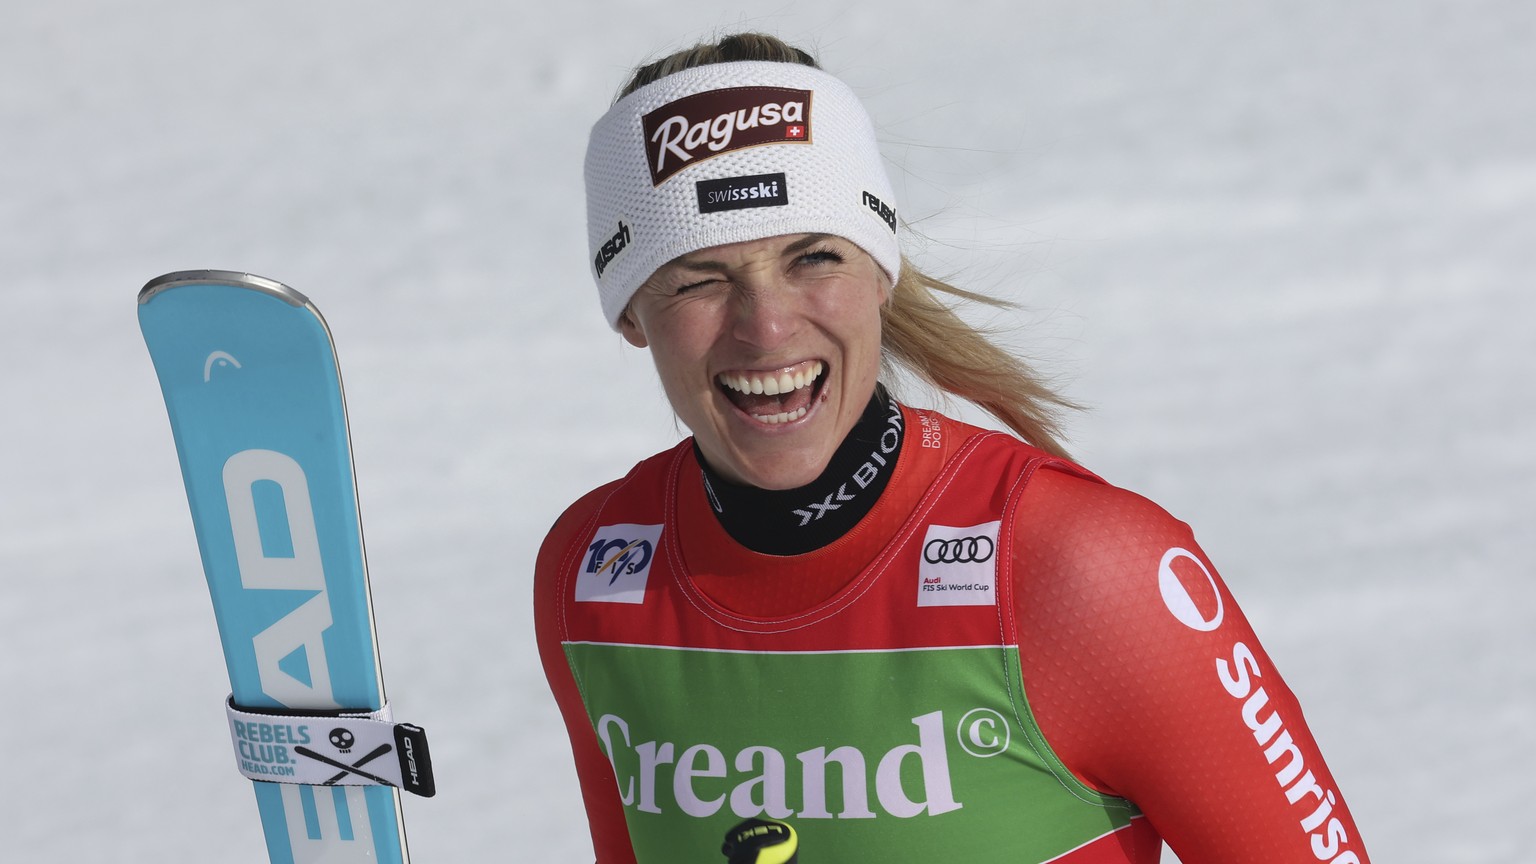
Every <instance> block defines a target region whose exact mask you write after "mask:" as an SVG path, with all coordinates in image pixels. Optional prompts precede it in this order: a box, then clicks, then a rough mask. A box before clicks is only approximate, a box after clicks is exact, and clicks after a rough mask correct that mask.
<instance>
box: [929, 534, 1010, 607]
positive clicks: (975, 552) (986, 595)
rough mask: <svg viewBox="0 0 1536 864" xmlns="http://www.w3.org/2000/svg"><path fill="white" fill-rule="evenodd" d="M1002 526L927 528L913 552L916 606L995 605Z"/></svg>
mask: <svg viewBox="0 0 1536 864" xmlns="http://www.w3.org/2000/svg"><path fill="white" fill-rule="evenodd" d="M1001 524H1002V523H1001V522H983V523H982V524H980V525H929V526H928V531H927V533H925V534H924V535H923V545H922V546H920V547H919V548H918V549H917V550H916V551H917V552H918V553H919V555H920V558H919V560H918V563H917V575H918V579H917V605H919V606H993V605H996V603H997V590H996V589H997V562H998V560H999V558H1001V557H1002V556H1000V555H998V554H997V532H998V527H999V526H1000V525H1001Z"/></svg>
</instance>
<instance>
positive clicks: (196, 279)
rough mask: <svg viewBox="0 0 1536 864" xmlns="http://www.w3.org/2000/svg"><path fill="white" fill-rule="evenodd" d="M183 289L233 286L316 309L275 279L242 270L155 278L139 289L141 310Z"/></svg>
mask: <svg viewBox="0 0 1536 864" xmlns="http://www.w3.org/2000/svg"><path fill="white" fill-rule="evenodd" d="M182 285H232V286H234V287H237V288H250V289H252V290H255V291H260V292H262V293H263V294H270V295H271V296H273V297H276V298H278V299H279V300H282V301H283V302H284V303H287V304H288V305H290V306H309V307H311V308H313V306H314V304H313V303H311V302H310V301H309V298H308V297H305V296H304V295H303V294H301V293H299V292H298V291H296V290H294V289H293V288H290V287H289V286H287V285H284V284H283V283H281V282H279V281H277V280H276V279H268V278H266V277H265V276H257V275H256V274H255V273H246V272H244V271H241V270H177V271H175V272H172V273H166V274H165V275H163V276H156V277H155V278H153V279H151V280H149V281H148V282H146V283H144V287H143V288H141V289H139V305H140V306H142V305H144V304H145V303H148V302H149V301H151V300H153V299H155V297H157V296H158V295H160V294H161V293H163V292H165V291H168V290H170V289H172V288H177V287H180V286H182Z"/></svg>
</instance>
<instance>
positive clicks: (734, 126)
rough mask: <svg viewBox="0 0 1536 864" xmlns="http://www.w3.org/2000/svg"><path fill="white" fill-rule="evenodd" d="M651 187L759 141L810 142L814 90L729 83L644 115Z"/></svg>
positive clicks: (762, 142) (642, 120)
mask: <svg viewBox="0 0 1536 864" xmlns="http://www.w3.org/2000/svg"><path fill="white" fill-rule="evenodd" d="M640 122H641V126H642V128H643V129H644V130H645V154H646V157H647V159H648V162H649V164H650V168H651V185H653V186H660V185H661V184H662V183H664V182H666V180H667V178H668V177H671V176H672V175H673V174H676V173H677V172H679V171H681V170H683V169H684V168H686V167H688V166H689V165H691V164H693V163H695V162H697V161H700V160H703V159H708V158H710V157H711V156H719V155H721V154H723V153H729V152H731V151H733V150H741V149H743V148H745V147H756V146H758V145H760V144H809V143H810V142H811V91H809V90H794V89H791V88H788V87H730V88H727V89H724V90H710V91H707V92H704V93H695V94H693V95H692V96H684V97H683V98H681V99H678V100H676V101H673V102H668V103H667V104H665V105H663V106H661V107H660V108H657V109H656V110H655V111H652V112H650V113H649V114H646V115H645V116H644V117H642V118H640Z"/></svg>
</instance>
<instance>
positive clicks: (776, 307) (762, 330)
mask: <svg viewBox="0 0 1536 864" xmlns="http://www.w3.org/2000/svg"><path fill="white" fill-rule="evenodd" d="M734 303H735V308H734V310H733V335H734V336H735V337H736V338H737V339H738V340H740V341H742V342H744V343H746V344H748V345H752V346H753V347H755V348H757V349H759V350H761V351H773V350H776V349H778V348H780V347H782V346H783V345H785V344H786V343H787V342H788V341H789V340H790V339H791V338H792V337H793V336H794V335H795V332H796V329H797V327H798V324H799V321H800V314H799V308H798V304H797V301H796V298H795V296H794V292H793V291H791V290H789V289H788V288H787V287H786V286H784V285H780V284H759V285H748V286H745V287H744V288H743V289H741V290H738V292H737V296H736V298H735V300H734Z"/></svg>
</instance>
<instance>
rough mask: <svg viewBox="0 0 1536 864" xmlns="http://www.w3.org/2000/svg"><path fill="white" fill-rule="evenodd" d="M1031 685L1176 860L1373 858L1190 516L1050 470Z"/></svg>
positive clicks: (1032, 499)
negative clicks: (1189, 521)
mask: <svg viewBox="0 0 1536 864" xmlns="http://www.w3.org/2000/svg"><path fill="white" fill-rule="evenodd" d="M1015 524H1016V532H1017V533H1016V535H1015V542H1014V544H1013V546H1014V550H1015V553H1014V577H1013V578H1014V580H1015V584H1016V585H1017V586H1018V590H1017V592H1016V594H1015V604H1014V605H1015V612H1016V614H1017V616H1018V625H1019V626H1018V633H1019V640H1020V654H1021V663H1022V671H1023V677H1024V688H1025V693H1026V696H1027V698H1028V701H1029V704H1030V708H1031V710H1032V711H1033V712H1034V715H1035V717H1036V720H1037V722H1038V723H1039V725H1040V728H1041V731H1042V733H1043V734H1044V735H1045V737H1046V740H1047V741H1049V742H1050V744H1051V747H1052V749H1053V750H1055V752H1056V754H1057V756H1058V757H1059V758H1060V759H1061V761H1062V762H1063V764H1065V765H1066V766H1067V767H1068V768H1069V769H1070V770H1071V771H1072V772H1073V773H1074V774H1076V775H1077V776H1078V778H1079V779H1080V780H1082V781H1084V782H1086V783H1087V784H1088V785H1089V786H1091V787H1093V788H1096V789H1098V790H1100V791H1103V792H1107V793H1110V794H1114V795H1118V796H1121V797H1124V798H1127V799H1129V800H1131V801H1133V802H1134V803H1135V804H1136V805H1137V806H1138V807H1140V808H1141V810H1142V812H1143V813H1145V814H1146V815H1147V818H1148V819H1149V820H1150V821H1151V823H1152V825H1153V826H1154V827H1155V828H1156V829H1157V830H1158V832H1159V833H1160V834H1161V835H1162V837H1163V839H1164V840H1165V841H1166V842H1167V843H1168V845H1169V846H1170V847H1171V848H1172V849H1173V850H1174V852H1175V853H1177V854H1178V856H1179V859H1180V860H1181V861H1183V862H1184V864H1210V862H1236V861H1242V862H1257V864H1265V862H1300V861H1328V862H1334V864H1365V862H1367V861H1368V859H1367V857H1366V852H1365V848H1364V846H1363V844H1362V843H1361V841H1360V839H1359V833H1358V831H1357V830H1356V828H1355V824H1354V820H1353V819H1352V818H1351V817H1350V814H1349V809H1348V808H1347V807H1346V806H1345V804H1344V798H1343V796H1342V794H1341V793H1340V792H1339V788H1338V785H1337V784H1336V783H1335V781H1334V778H1333V776H1332V774H1331V773H1330V772H1329V770H1328V766H1327V765H1326V764H1325V763H1324V762H1323V757H1322V754H1321V753H1320V752H1319V751H1318V747H1317V743H1316V742H1315V741H1314V740H1313V738H1312V733H1311V732H1310V731H1309V730H1308V728H1307V723H1306V719H1305V718H1304V717H1303V716H1302V712H1301V708H1300V706H1299V705H1298V704H1297V701H1296V698H1295V697H1294V696H1293V695H1292V694H1291V691H1290V689H1289V688H1287V687H1286V685H1285V682H1284V681H1282V680H1281V678H1280V674H1279V673H1278V672H1277V671H1276V669H1275V666H1274V664H1273V663H1272V662H1270V659H1269V657H1268V656H1267V655H1266V654H1265V652H1264V649H1263V648H1262V647H1261V646H1260V645H1259V642H1258V640H1257V639H1256V638H1254V633H1253V629H1252V628H1251V627H1250V626H1249V624H1248V621H1247V620H1246V619H1245V618H1244V617H1243V613H1242V611H1241V610H1239V609H1238V607H1237V603H1236V602H1235V601H1234V600H1233V599H1232V594H1231V593H1230V592H1229V591H1228V590H1227V587H1226V585H1224V584H1223V583H1222V581H1221V578H1220V577H1219V576H1218V575H1217V573H1216V570H1215V568H1214V567H1213V566H1212V565H1211V563H1210V562H1209V561H1208V560H1207V559H1206V557H1205V553H1203V552H1202V551H1201V550H1200V547H1199V546H1197V545H1196V544H1195V541H1194V537H1193V535H1192V534H1191V532H1190V530H1189V527H1188V526H1186V525H1184V524H1183V523H1181V522H1179V521H1178V520H1176V519H1174V518H1173V517H1171V516H1169V515H1168V514H1167V513H1166V512H1164V511H1163V510H1162V509H1161V508H1159V507H1157V506H1156V505H1155V504H1153V503H1151V502H1150V501H1147V500H1146V499H1144V498H1141V497H1139V496H1137V495H1134V494H1132V493H1130V492H1126V491H1124V490H1122V489H1117V488H1115V487H1113V486H1106V485H1103V484H1100V483H1095V482H1093V481H1090V480H1085V479H1082V478H1080V477H1077V476H1074V475H1069V474H1066V473H1062V472H1058V471H1053V470H1044V471H1040V472H1038V474H1037V475H1036V476H1035V477H1034V478H1033V479H1032V480H1031V481H1030V485H1029V487H1028V488H1027V489H1026V491H1025V493H1024V497H1023V499H1022V501H1021V508H1020V511H1019V513H1018V519H1017V521H1016V523H1015Z"/></svg>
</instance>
